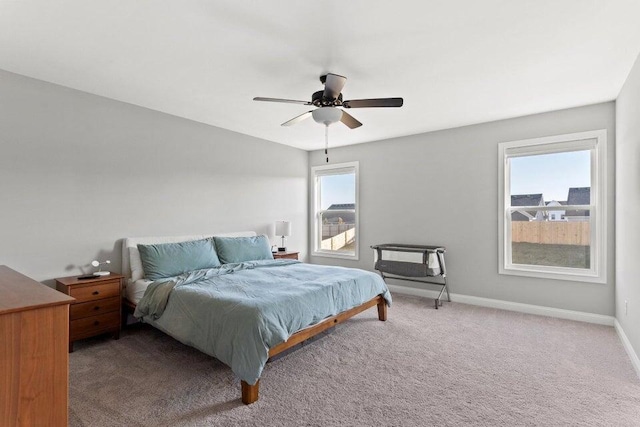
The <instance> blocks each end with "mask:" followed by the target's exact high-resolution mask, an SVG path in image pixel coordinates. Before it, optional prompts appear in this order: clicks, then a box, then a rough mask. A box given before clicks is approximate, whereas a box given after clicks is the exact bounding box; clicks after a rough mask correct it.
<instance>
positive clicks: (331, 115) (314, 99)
mask: <svg viewBox="0 0 640 427" xmlns="http://www.w3.org/2000/svg"><path fill="white" fill-rule="evenodd" d="M320 82H321V83H322V84H323V85H324V90H319V91H317V92H314V93H313V95H311V101H296V100H294V99H281V98H262V97H255V98H253V100H254V101H267V102H286V103H289V104H301V105H314V106H316V107H318V108H317V109H315V110H310V111H307V112H306V113H303V114H300V115H299V116H297V117H294V118H293V119H291V120H288V121H286V122H284V123H282V126H291V125H295V124H296V123H300V122H301V121H303V120H305V119H308V118H309V117H313V119H314V120H315V121H316V122H317V123H321V124H324V125H325V126H327V127H328V126H329V125H330V124H332V123H336V122H338V121H340V122H342V123H344V124H345V125H347V126H348V127H349V128H351V129H355V128H357V127H360V126H362V123H360V122H359V121H358V120H356V118H355V117H353V116H352V115H351V114H349V113H347V112H346V111H343V110H341V109H339V108H337V107H342V108H347V109H349V108H374V107H402V103H403V100H402V98H375V99H352V100H349V101H343V100H342V88H343V87H344V84H345V83H346V82H347V78H346V77H344V76H339V75H338V74H331V73H328V74H326V75H322V76H320Z"/></svg>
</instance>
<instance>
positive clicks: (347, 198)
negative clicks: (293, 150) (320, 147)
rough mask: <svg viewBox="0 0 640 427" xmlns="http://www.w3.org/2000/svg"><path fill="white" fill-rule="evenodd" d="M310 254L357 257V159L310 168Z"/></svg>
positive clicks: (355, 258)
mask: <svg viewBox="0 0 640 427" xmlns="http://www.w3.org/2000/svg"><path fill="white" fill-rule="evenodd" d="M311 174H312V176H313V186H314V209H313V224H314V228H313V233H314V239H313V245H314V248H313V255H316V256H327V257H336V258H348V259H354V260H357V259H358V162H350V163H341V164H336V165H331V166H316V167H313V168H311Z"/></svg>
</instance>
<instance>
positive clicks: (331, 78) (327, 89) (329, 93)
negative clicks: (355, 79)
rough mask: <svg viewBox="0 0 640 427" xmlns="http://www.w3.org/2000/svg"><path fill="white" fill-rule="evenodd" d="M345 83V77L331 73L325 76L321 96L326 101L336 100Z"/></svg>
mask: <svg viewBox="0 0 640 427" xmlns="http://www.w3.org/2000/svg"><path fill="white" fill-rule="evenodd" d="M346 82H347V78H346V77H343V76H339V75H337V74H331V73H329V74H327V78H326V81H325V82H324V94H323V96H324V97H325V98H327V99H338V96H339V95H340V92H342V88H343V87H344V84H345V83H346Z"/></svg>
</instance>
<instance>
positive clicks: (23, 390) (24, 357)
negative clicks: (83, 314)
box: [0, 265, 73, 426]
mask: <svg viewBox="0 0 640 427" xmlns="http://www.w3.org/2000/svg"><path fill="white" fill-rule="evenodd" d="M72 301H73V298H71V297H69V296H67V295H64V294H62V293H60V292H58V291H56V290H55V289H51V288H49V287H47V286H45V285H43V284H41V283H38V282H36V281H35V280H33V279H30V278H28V277H27V276H24V275H22V274H20V273H18V272H17V271H14V270H12V269H10V268H9V267H7V266H4V265H2V266H0V426H66V425H67V422H68V412H67V411H68V409H67V408H68V398H69V353H68V352H67V342H68V340H69V329H68V327H67V322H68V319H69V304H70V303H71V302H72Z"/></svg>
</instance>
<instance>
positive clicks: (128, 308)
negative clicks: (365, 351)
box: [122, 295, 387, 405]
mask: <svg viewBox="0 0 640 427" xmlns="http://www.w3.org/2000/svg"><path fill="white" fill-rule="evenodd" d="M123 305H124V308H125V310H122V312H123V313H133V311H134V310H135V308H136V306H135V304H133V303H132V302H131V301H128V300H124V302H123ZM374 305H377V306H378V319H379V320H381V321H383V322H384V321H385V320H387V302H386V301H385V300H384V298H383V297H382V295H378V296H377V297H375V298H373V299H371V300H369V301H367V302H365V303H364V304H362V305H359V306H357V307H353V308H352V309H349V310H347V311H343V312H342V313H338V314H336V315H335V316H331V317H327V318H326V319H324V320H323V321H322V322H320V323H317V324H315V325H313V326H310V327H308V328H305V329H303V330H301V331H298V332H296V333H295V334H293V335H291V336H290V337H289V339H288V340H287V341H285V342H282V343H280V344H277V345H276V346H274V347H272V348H271V349H270V350H269V357H270V358H271V357H274V356H275V355H277V354H280V353H282V352H283V351H285V350H288V349H290V348H291V347H293V346H295V345H298V344H300V343H301V342H303V341H305V340H308V339H309V338H312V337H314V336H316V335H318V334H320V333H322V332H324V331H326V330H327V329H330V328H333V327H334V326H336V325H337V324H340V323H342V322H344V321H345V320H347V319H350V318H352V317H353V316H355V315H356V314H359V313H361V312H363V311H365V310H366V309H368V308H371V307H373V306H374ZM125 316H126V314H125ZM122 325H123V326H124V325H126V319H125V321H124V322H123V323H122ZM240 385H241V389H242V403H244V404H245V405H249V404H251V403H253V402H256V401H257V400H258V390H259V386H260V380H258V381H256V383H255V384H254V385H251V384H248V383H246V382H244V381H241V383H240Z"/></svg>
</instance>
